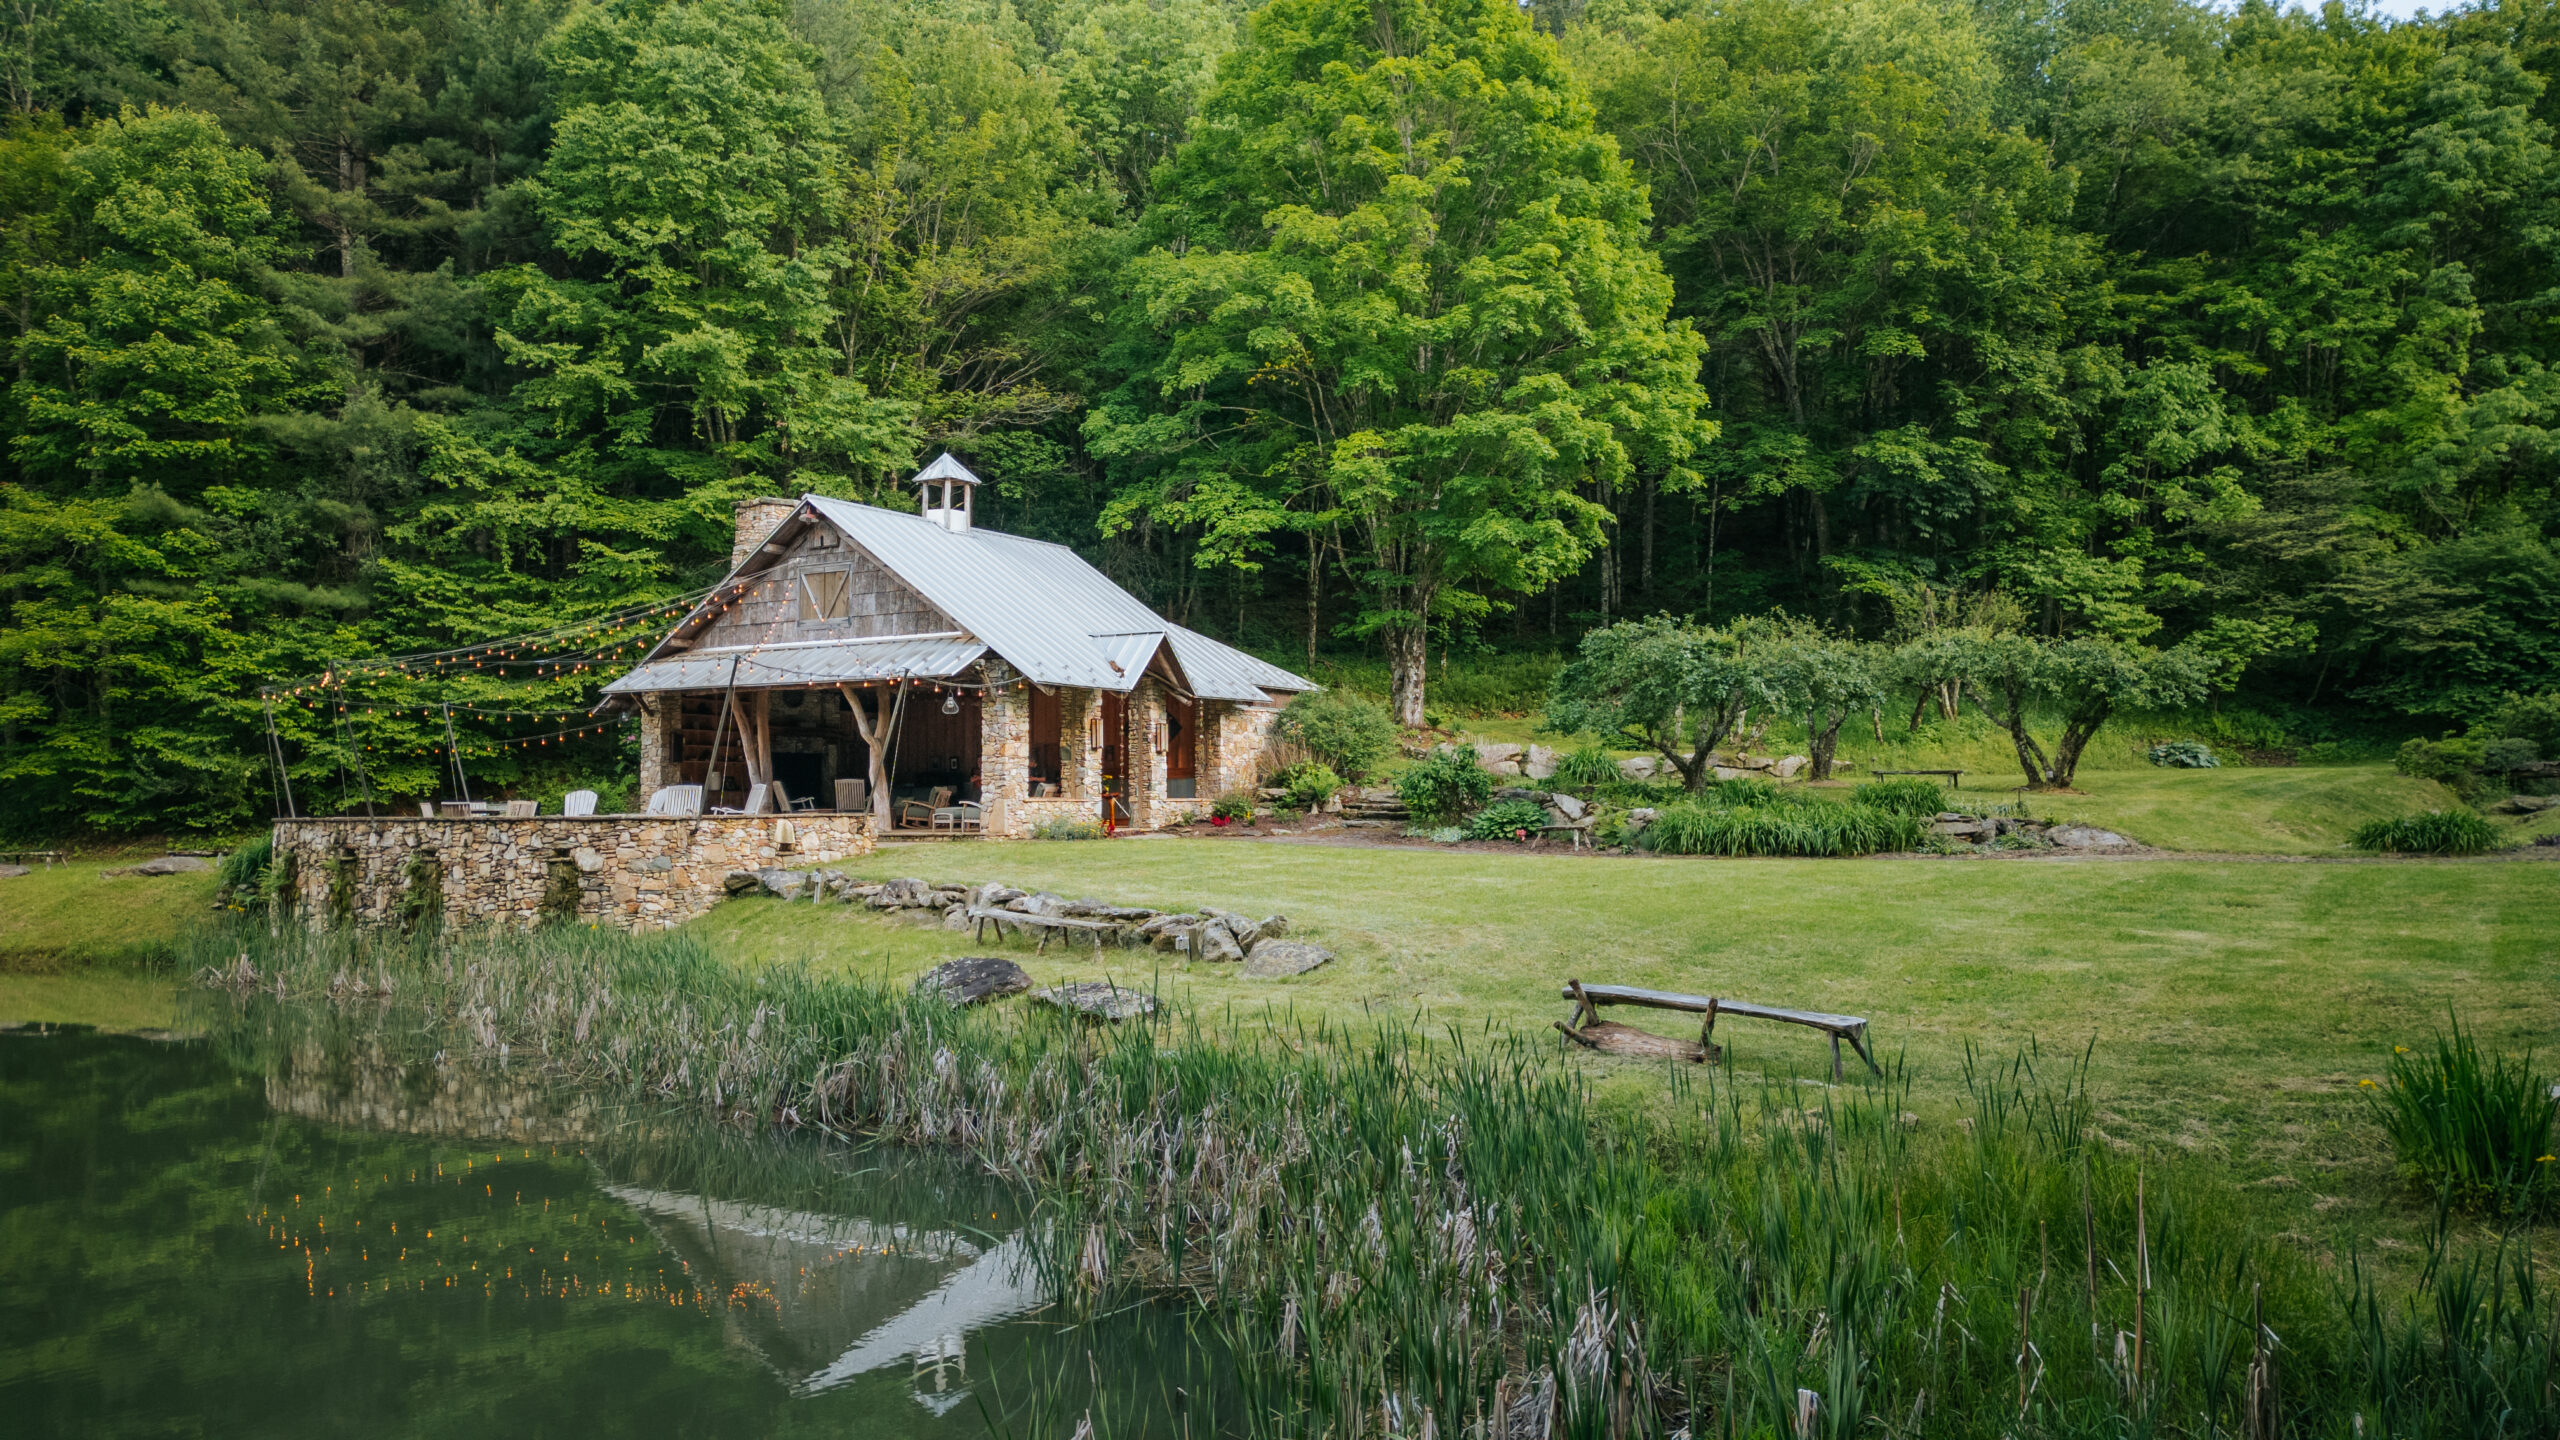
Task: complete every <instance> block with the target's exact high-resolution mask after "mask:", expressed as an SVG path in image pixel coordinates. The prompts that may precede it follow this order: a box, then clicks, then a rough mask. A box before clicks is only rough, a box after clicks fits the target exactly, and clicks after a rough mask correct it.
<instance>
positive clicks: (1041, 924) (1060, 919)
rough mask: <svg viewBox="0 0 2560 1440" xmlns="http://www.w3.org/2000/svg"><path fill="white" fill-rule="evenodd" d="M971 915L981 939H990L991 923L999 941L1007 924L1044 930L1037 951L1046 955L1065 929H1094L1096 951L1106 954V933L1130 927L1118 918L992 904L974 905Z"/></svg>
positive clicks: (974, 932) (974, 928)
mask: <svg viewBox="0 0 2560 1440" xmlns="http://www.w3.org/2000/svg"><path fill="white" fill-rule="evenodd" d="M969 918H970V920H971V921H973V922H975V923H974V925H973V927H972V930H971V934H972V935H974V936H975V937H976V938H977V939H978V940H980V941H984V940H985V939H986V938H987V926H988V925H990V924H993V925H994V926H995V927H996V938H997V939H998V940H1002V939H1003V938H1004V927H1005V926H1007V925H1017V926H1020V927H1022V928H1023V929H1026V930H1037V931H1039V932H1040V947H1039V950H1038V951H1037V952H1035V953H1038V954H1044V955H1045V954H1047V953H1048V950H1049V942H1050V941H1051V940H1052V939H1054V938H1056V937H1057V936H1058V935H1059V934H1060V933H1062V932H1063V933H1068V934H1073V933H1075V932H1078V931H1085V932H1090V933H1091V934H1092V936H1093V949H1094V953H1095V954H1097V955H1098V954H1100V953H1102V937H1103V936H1105V935H1115V936H1116V935H1117V933H1118V932H1120V931H1123V930H1126V929H1128V928H1129V927H1128V926H1127V925H1125V924H1123V923H1122V922H1120V921H1117V920H1087V919H1084V918H1083V917H1081V916H1075V915H1033V914H1030V913H1029V912H1027V911H1022V910H1006V909H1003V908H1001V907H998V906H991V905H979V906H973V907H971V909H970V911H969Z"/></svg>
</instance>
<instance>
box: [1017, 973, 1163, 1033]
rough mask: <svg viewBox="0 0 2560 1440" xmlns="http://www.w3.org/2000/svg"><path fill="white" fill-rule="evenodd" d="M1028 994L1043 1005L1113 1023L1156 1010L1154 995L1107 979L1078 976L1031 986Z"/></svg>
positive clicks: (1149, 1013)
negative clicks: (1041, 987)
mask: <svg viewBox="0 0 2560 1440" xmlns="http://www.w3.org/2000/svg"><path fill="white" fill-rule="evenodd" d="M1031 998H1032V999H1033V1000H1035V1001H1037V1002H1039V1003H1040V1004H1043V1005H1054V1006H1056V1007H1057V1008H1059V1009H1061V1010H1064V1011H1066V1012H1068V1013H1069V1014H1071V1015H1082V1016H1084V1017H1086V1018H1087V1019H1092V1020H1108V1021H1112V1022H1114V1023H1117V1022H1119V1021H1122V1020H1127V1019H1131V1018H1133V1017H1137V1016H1144V1015H1153V1014H1154V1013H1156V997H1154V996H1153V995H1150V994H1148V993H1146V992H1145V991H1143V990H1132V989H1130V988H1128V987H1127V986H1125V985H1115V984H1113V983H1112V982H1111V981H1108V980H1079V981H1076V982H1075V983H1073V984H1070V985H1057V986H1052V987H1051V988H1049V989H1047V990H1034V991H1032V992H1031Z"/></svg>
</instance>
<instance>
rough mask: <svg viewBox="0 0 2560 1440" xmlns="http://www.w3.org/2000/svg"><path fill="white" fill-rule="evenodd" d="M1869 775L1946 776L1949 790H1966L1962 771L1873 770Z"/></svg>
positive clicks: (1870, 770)
mask: <svg viewBox="0 0 2560 1440" xmlns="http://www.w3.org/2000/svg"><path fill="white" fill-rule="evenodd" d="M1867 773H1868V774H1870V775H1944V776H1946V777H1947V788H1948V789H1950V790H1961V789H1963V788H1964V772H1963V771H1961V770H1876V769H1872V768H1871V769H1869V770H1868V771H1867Z"/></svg>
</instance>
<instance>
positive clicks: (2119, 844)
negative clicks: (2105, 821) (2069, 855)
mask: <svg viewBox="0 0 2560 1440" xmlns="http://www.w3.org/2000/svg"><path fill="white" fill-rule="evenodd" d="M2044 838H2045V839H2046V840H2048V841H2051V842H2052V843H2054V844H2056V845H2059V846H2061V847H2062V848H2064V849H2065V850H2120V849H2124V848H2126V847H2128V846H2130V845H2132V844H2133V842H2132V841H2131V840H2128V839H2126V838H2125V837H2123V836H2122V835H2119V834H2117V833H2116V832H2114V831H2113V830H2101V829H2098V828H2097V827H2096V826H2094V825H2056V826H2054V827H2053V828H2052V829H2050V830H2047V831H2046V832H2045V834H2044Z"/></svg>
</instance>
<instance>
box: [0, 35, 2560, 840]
mask: <svg viewBox="0 0 2560 1440" xmlns="http://www.w3.org/2000/svg"><path fill="white" fill-rule="evenodd" d="M2555 68H2560V6H2555V4H2554V3H2553V0H2498V3H2492V4H2483V5H2481V6H2478V7H2476V8H2470V9H2462V10H2457V11H2454V12H2453V13H2450V14H2448V15H2445V16H2441V17H2427V16H2421V17H2420V18H2419V19H2417V20H2415V21H2409V22H2395V21H2391V20H2387V19H2384V18H2382V17H2380V16H2378V15H2376V14H2373V13H2370V12H2367V11H2365V10H2362V9H2359V8H2356V7H2354V6H2350V5H2343V4H2339V3H2330V4H2328V5H2326V6H2324V7H2323V8H2322V9H2320V10H2319V11H2318V12H2316V13H2313V12H2308V11H2305V10H2302V9H2298V8H2296V9H2286V10H2279V9H2276V8H2273V7H2270V6H2269V5H2267V4H2265V3H2262V0H2249V3H2244V4H2241V5H2240V6H2238V7H2237V8H2236V9H2223V8H2218V7H2214V6H2208V5H2203V4H2193V3H2186V0H1979V3H1975V4H1966V3H1963V0H1534V3H1523V4H1514V3H1512V0H1270V3H1268V4H1265V5H1262V6H1260V7H1259V8H1248V7H1246V6H1244V5H1242V4H1238V3H1228V0H1114V3H1104V4H1089V5H1068V4H1064V3H1057V0H1026V3H1022V4H1010V3H983V0H601V3H597V0H581V3H566V0H28V3H26V4H22V5H17V6H12V7H9V9H8V10H7V12H6V14H5V15H0V78H5V83H6V103H7V105H8V109H9V117H8V120H7V123H6V128H5V132H0V247H5V257H0V258H4V260H5V263H0V311H5V316H6V319H5V330H0V334H5V341H6V345H7V356H8V368H7V371H6V380H7V391H6V396H5V399H0V432H5V434H0V438H5V442H6V443H5V453H0V782H5V784H6V786H7V787H8V790H7V793H8V794H9V796H10V803H9V804H8V805H7V806H6V807H0V809H5V811H6V816H5V820H0V823H5V824H6V825H7V826H8V827H10V828H11V829H12V830H15V831H38V830H41V831H48V832H54V833H62V832H70V831H87V832H97V833H119V832H128V833H129V832H140V831H154V830H156V831H163V832H168V831H182V830H222V829H225V828H237V827H238V826H240V825H242V824H244V823H246V822H249V821H251V820H252V819H254V818H256V817H258V816H261V815H264V814H265V813H267V808H268V806H269V805H270V804H272V803H273V801H272V795H273V792H274V789H275V786H276V779H277V777H276V775H275V773H274V772H275V769H276V767H277V766H279V765H281V766H284V767H286V768H287V769H289V770H290V771H291V772H292V773H293V774H294V775H295V776H296V777H297V778H298V779H303V780H309V781H311V782H313V783H315V784H316V783H317V782H318V780H319V777H321V776H323V775H325V774H329V773H332V772H333V771H334V772H340V773H342V772H343V770H344V768H345V766H346V764H347V763H348V761H349V760H350V759H357V760H359V761H360V762H361V763H366V764H369V765H370V767H371V771H372V774H373V780H372V781H371V783H372V784H373V785H375V786H378V787H380V788H382V789H384V790H385V791H386V792H390V791H401V793H409V792H411V791H419V792H431V791H432V790H433V787H434V784H435V779H436V775H437V773H438V771H437V767H438V766H439V765H440V764H442V763H444V761H443V760H442V759H440V757H442V756H444V755H446V753H447V752H448V751H449V750H451V749H453V748H456V747H459V748H462V749H464V750H465V751H466V752H469V753H472V754H475V755H478V756H483V757H486V758H483V759H476V760H475V761H474V763H475V764H479V765H485V766H487V767H489V769H488V771H487V773H488V774H489V775H491V776H494V777H499V778H503V777H505V776H508V775H523V774H528V773H531V772H532V771H533V770H535V769H538V768H539V767H542V766H545V765H553V766H557V765H562V764H571V763H575V764H581V765H587V766H590V767H595V766H607V767H609V766H611V765H613V764H615V763H617V760H618V757H619V756H620V754H621V749H620V747H621V746H622V745H623V744H624V741H625V738H626V737H621V736H618V735H617V734H616V733H615V732H614V731H613V730H612V728H611V727H605V728H603V729H601V730H597V729H594V728H591V727H590V728H585V729H584V732H583V733H578V732H580V731H581V729H582V727H586V726H587V721H586V714H585V707H586V705H587V704H588V702H589V701H590V700H591V698H592V693H593V685H594V682H595V680H596V678H597V672H599V671H601V670H605V669H608V668H609V667H610V666H611V665H612V664H613V663H614V662H616V661H617V660H626V659H629V658H631V657H633V656H634V655H636V654H637V648H636V647H638V646H639V645H642V644H645V643H646V641H647V640H648V638H649V637H650V634H651V630H652V627H653V626H655V625H658V624H661V623H663V620H664V618H665V617H666V616H668V615H669V614H671V613H673V612H674V609H675V608H676V607H680V606H681V605H682V604H684V603H685V601H686V599H687V597H689V596H692V595H694V594H697V593H699V592H701V591H702V590H703V589H704V588H705V587H707V586H709V585H711V584H713V583H714V582H716V581H717V580H718V579H719V578H720V577H721V575H722V573H723V572H724V570H725V568H726V564H727V559H728V546H729V539H730V529H731V518H730V517H731V507H732V505H733V504H734V502H736V501H737V500H739V499H742V498H747V497H752V496H758V495H765V494H773V493H785V494H797V493H802V492H818V493H823V494H830V495H837V496H844V497H851V498H857V499H863V500H869V501H874V502H877V503H883V504H892V505H905V504H912V503H913V496H912V494H911V493H908V492H906V491H905V490H904V489H903V488H902V482H903V481H904V479H905V477H907V476H908V475H909V474H911V473H912V472H913V470H914V469H915V468H916V467H917V466H918V465H920V464H921V463H923V462H924V461H927V460H930V459H932V458H933V456H934V455H935V454H937V453H939V452H940V451H942V450H945V449H947V450H950V451H952V452H953V453H955V454H957V455H958V456H960V457H961V458H962V459H963V460H964V461H966V462H967V463H968V464H969V465H970V466H972V467H973V468H974V469H975V470H976V471H977V472H978V473H979V474H981V475H982V476H984V477H986V478H987V479H988V481H989V482H991V483H990V484H989V485H988V486H987V487H986V488H987V491H988V493H987V494H985V495H984V496H982V498H981V501H980V504H981V506H982V513H981V515H980V517H979V518H980V523H982V524H988V525H992V526H994V527H996V528H1000V529H1005V530H1011V531H1015V532H1018V533H1024V534H1030V535H1036V536H1041V537H1044V538H1049V539H1054V540H1059V541H1062V542H1065V543H1067V544H1070V545H1073V546H1075V547H1077V548H1078V549H1080V550H1082V551H1083V552H1084V553H1086V554H1087V555H1089V556H1090V557H1092V558H1093V559H1094V560H1095V561H1096V563H1098V564H1100V565H1101V566H1102V567H1103V568H1104V569H1105V570H1106V571H1108V572H1109V573H1110V574H1111V575H1113V576H1114V577H1115V578H1117V579H1119V580H1120V581H1122V582H1123V583H1124V584H1126V585H1128V586H1129V587H1130V588H1131V589H1133V590H1134V591H1136V592H1137V593H1138V594H1140V595H1141V596H1143V597H1145V598H1147V599H1148V600H1149V601H1150V602H1151V603H1153V604H1155V605H1156V606H1158V607H1159V608H1160V609H1161V610H1162V611H1163V613H1165V614H1166V615H1168V616H1169V617H1171V618H1173V619H1175V620H1177V621H1179V622H1181V623H1184V624H1187V625H1190V626H1192V627H1194V628H1197V629H1200V630H1202V631H1204V632H1206V633H1209V634H1212V635H1216V636H1218V637H1220V638H1223V639H1227V640H1230V641H1234V642H1237V643H1240V644H1244V645H1246V646H1249V647H1251V648H1253V649H1255V650H1257V651H1258V652H1260V653H1263V654H1267V655H1269V656H1271V657H1273V658H1274V659H1276V660H1279V661H1281V662H1283V663H1289V664H1295V665H1300V666H1313V665H1318V664H1319V663H1320V662H1324V661H1327V660H1328V659H1339V658H1342V657H1357V658H1358V659H1359V660H1361V661H1363V662H1364V663H1382V664H1383V667H1384V671H1385V673H1386V674H1387V675H1389V676H1390V677H1391V678H1390V682H1389V685H1388V688H1389V690H1390V692H1391V695H1390V698H1391V700H1392V702H1393V705H1394V707H1395V709H1396V710H1397V711H1398V713H1399V715H1400V717H1401V718H1403V719H1405V720H1407V721H1408V722H1411V721H1415V720H1419V719H1421V718H1423V717H1424V715H1425V714H1426V710H1425V706H1426V703H1427V700H1428V696H1429V693H1430V686H1431V685H1432V684H1433V683H1434V682H1435V681H1436V680H1438V679H1440V678H1441V677H1443V676H1445V675H1446V674H1447V673H1448V667H1449V665H1450V664H1451V661H1452V658H1453V657H1454V658H1455V661H1456V663H1457V664H1458V665H1459V666H1460V667H1461V668H1462V669H1463V667H1465V666H1466V665H1467V664H1468V663H1470V661H1471V660H1475V659H1479V658H1483V657H1489V656H1493V655H1498V654H1503V653H1510V652H1534V653H1541V654H1552V655H1559V656H1561V655H1566V654H1570V653H1572V652H1573V651H1574V650H1575V649H1576V647H1577V645H1578V644H1579V643H1580V641H1581V639H1582V637H1583V636H1584V635H1585V634H1586V633H1589V632H1593V631H1595V630H1598V629H1602V628H1603V627H1607V626H1610V625H1612V624H1613V623H1617V622H1626V621H1632V620H1645V619H1647V617H1655V616H1675V617H1684V618H1687V619H1690V620H1694V621H1696V622H1698V623H1701V624H1707V625H1730V624H1737V623H1743V622H1749V623H1775V624H1784V625H1787V626H1794V627H1811V628H1810V631H1808V632H1807V633H1812V632H1819V633H1820V634H1823V635H1829V636H1836V637H1841V638H1843V639H1847V638H1865V639H1889V640H1895V641H1897V642H1900V643H1902V644H1904V645H1906V646H1908V645H1910V644H1913V643H1916V642H1917V641H1918V640H1920V639H1925V637H1926V636H1927V635H1928V634H1929V633H1932V632H1933V631H1935V630H1938V629H1941V628H1951V627H1970V628H1971V629H1973V630H1977V631H1979V630H1983V629H1986V628H1989V629H2001V630H2007V631H2010V632H2014V633H2016V634H2019V635H2022V636H2027V637H2030V638H2035V639H2040V640H2042V641H2044V642H2048V643H2052V644H2066V643H2068V644H2084V645H2106V646H2112V647H2116V652H2120V653H2123V654H2143V655H2156V654H2161V653H2166V652H2169V651H2171V650H2173V649H2174V650H2175V651H2176V652H2177V653H2179V654H2182V655H2186V656H2190V657H2197V658H2198V659H2199V660H2200V661H2201V662H2203V663H2207V664H2209V665H2210V667H2211V668H2212V671H2213V673H2214V674H2215V675H2216V676H2217V677H2218V682H2217V683H2218V686H2219V689H2218V691H2217V693H2220V694H2227V695H2232V696H2240V697H2245V698H2246V699H2247V700H2248V701H2249V702H2250V703H2253V704H2256V705H2258V706H2260V707H2262V708H2264V709H2265V710H2266V711H2267V712H2268V713H2274V714H2281V715H2285V716H2290V717H2293V719H2292V720H2291V721H2290V722H2289V723H2293V724H2295V725H2298V726H2300V727H2303V729H2304V730H2305V733H2309V732H2311V731H2318V730H2321V729H2322V727H2329V728H2331V729H2336V728H2339V727H2346V728H2354V727H2365V729H2367V730H2377V729H2378V730H2379V731H2381V732H2388V733H2390V734H2393V735H2401V736H2405V735H2415V734H2428V735H2433V734H2440V733H2449V732H2460V731H2461V730H2463V729H2464V728H2465V727H2466V726H2470V725H2473V724H2475V723H2477V722H2481V721H2482V720H2483V719H2484V717H2487V716H2489V715H2491V714H2493V713H2495V712H2496V711H2497V710H2498V709H2499V707H2500V706H2502V705H2508V704H2510V703H2511V702H2510V701H2509V699H2508V697H2509V696H2511V695H2514V694H2519V693H2522V694H2530V693H2532V692H2535V691H2538V690H2544V689H2547V688H2549V687H2551V686H2552V685H2554V684H2555V682H2560V557H2555V553H2554V544H2555V535H2560V494H2556V493H2555V477H2556V476H2560V455H2555V426H2556V425H2560V374H2556V373H2555V371H2554V368H2553V366H2554V362H2555V359H2560V354H2555V352H2560V270H2555V267H2554V265H2553V263H2552V261H2553V251H2554V248H2555V246H2560V166H2555V161H2554V154H2553V149H2552V121H2553V118H2554V114H2555V107H2560V95H2555V94H2554V93H2553V90H2552V84H2551V81H2552V78H2553V71H2554V69H2555ZM1648 623H1650V622H1648ZM532 632H542V633H544V634H546V635H547V636H548V637H549V638H548V639H546V640H543V641H539V642H533V643H528V644H523V645H517V646H513V647H512V648H503V649H480V650H474V649H472V648H470V647H474V646H481V645H484V644H486V642H490V641H493V640H496V639H498V638H499V637H507V636H515V635H521V634H526V633H532ZM1628 633H1634V632H1628ZM430 652H448V653H451V654H457V655H461V656H463V657H465V658H471V659H473V660H475V662H476V663H473V664H471V665H470V667H469V668H467V669H466V668H464V667H463V666H462V665H460V664H456V663H438V664H436V665H433V666H430V667H427V668H426V669H424V670H422V669H420V668H419V667H417V666H410V667H408V668H406V669H402V670H398V671H390V670H385V669H372V668H368V667H367V666H366V664H365V662H366V661H368V660H371V659H376V658H378V657H385V656H402V655H420V654H426V653H430ZM271 690H272V691H274V692H275V693H268V692H269V691H271ZM1898 703H1899V704H1901V705H1907V704H1908V703H1909V702H1908V700H1905V701H1903V702H1898ZM1898 718H1899V717H1898V716H1897V719H1898ZM271 725H272V726H273V733H274V735H275V736H276V737H278V739H277V742H276V743H271V741H270V738H269V736H270V726H271ZM448 727H451V728H448ZM363 757H370V759H369V760H365V759H364V758H363ZM404 785H405V786H406V787H407V789H406V790H402V787H403V786H404Z"/></svg>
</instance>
